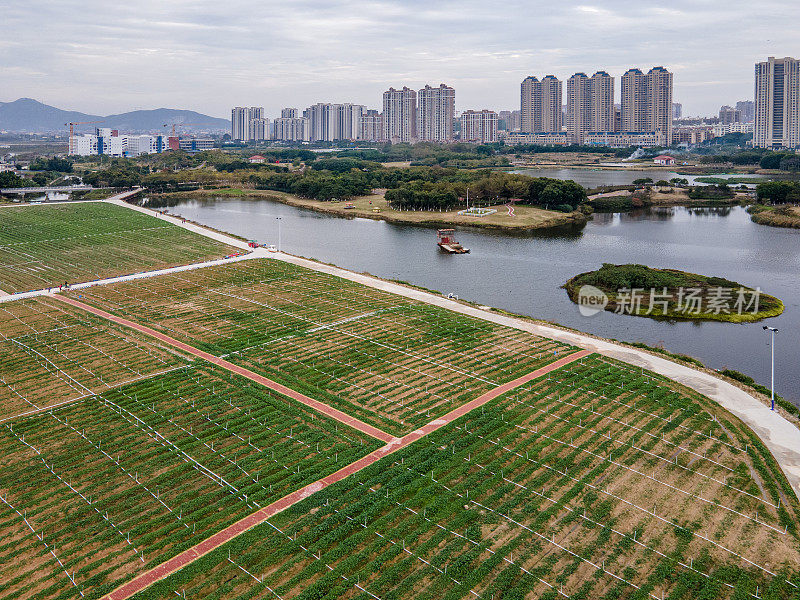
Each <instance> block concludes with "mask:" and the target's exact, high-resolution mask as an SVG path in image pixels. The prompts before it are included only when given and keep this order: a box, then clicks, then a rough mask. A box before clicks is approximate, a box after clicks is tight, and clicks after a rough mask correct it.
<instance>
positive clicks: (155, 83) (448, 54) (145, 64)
mask: <svg viewBox="0 0 800 600" xmlns="http://www.w3.org/2000/svg"><path fill="white" fill-rule="evenodd" d="M248 6H249V7H250V9H252V6H251V5H249V4H248V3H244V2H233V3H228V4H226V5H224V6H222V5H218V4H215V3H210V2H208V3H204V2H200V3H193V4H192V7H193V10H192V11H191V13H190V11H189V9H188V4H185V3H151V2H144V3H140V4H138V5H137V6H135V7H132V6H122V5H108V4H101V3H94V2H92V1H91V0H90V1H89V2H87V3H86V5H85V6H84V8H83V10H82V11H81V12H83V13H84V14H92V15H93V19H92V22H91V23H84V22H83V20H81V19H80V18H79V17H76V16H74V13H75V11H74V10H72V8H71V7H70V6H69V5H68V4H65V5H63V6H62V5H48V6H47V7H46V12H47V14H48V15H49V18H48V19H46V20H42V19H40V18H39V16H40V14H41V12H42V10H45V9H44V7H42V6H38V3H36V2H33V3H26V4H25V5H9V6H7V7H5V8H4V18H5V20H6V22H7V28H6V31H7V32H9V34H8V35H7V36H6V39H4V40H2V41H0V57H2V60H0V65H3V66H2V67H0V77H2V79H3V81H4V97H3V98H0V101H11V100H14V99H16V98H17V97H35V98H37V99H40V100H42V101H43V102H45V103H48V104H53V105H58V106H63V107H64V108H67V109H75V110H82V111H87V112H96V113H109V112H122V111H125V110H131V109H140V108H155V107H157V106H175V105H178V106H182V107H186V108H192V109H196V110H199V111H202V112H206V113H208V114H213V115H216V116H221V117H224V116H225V115H226V114H229V110H230V107H231V106H237V105H242V104H244V105H251V106H253V105H256V106H264V107H265V112H266V113H267V114H269V115H276V114H278V113H279V111H280V108H282V107H284V106H310V105H312V104H314V103H317V102H320V101H325V102H331V103H354V104H363V105H365V106H367V107H368V108H378V107H379V106H380V94H381V92H382V91H384V90H386V89H387V88H388V87H389V86H390V85H393V84H394V82H397V81H401V82H404V83H405V84H406V85H408V86H409V87H411V88H413V89H421V88H422V87H423V86H424V85H425V84H427V83H431V82H438V81H445V82H447V83H448V85H450V86H452V87H454V88H456V89H457V90H458V93H459V100H458V106H457V109H458V110H464V109H467V108H474V107H481V108H490V109H493V110H504V109H512V108H514V107H515V106H516V105H517V101H516V98H517V97H518V94H519V88H518V85H519V81H521V80H522V79H523V78H524V77H526V76H528V75H530V74H534V73H535V74H539V77H541V76H543V75H546V74H553V75H555V76H556V77H557V78H558V79H559V80H562V81H567V80H568V78H569V77H570V76H571V75H573V74H574V73H576V72H587V73H589V72H592V73H593V72H595V71H598V70H603V71H607V72H608V73H609V74H610V75H611V76H613V77H620V76H621V75H622V74H623V73H624V72H625V71H627V70H628V69H629V68H631V67H632V66H638V68H640V69H642V70H645V69H646V68H649V66H650V65H663V66H664V67H666V68H667V69H668V70H669V71H670V72H672V73H674V74H675V78H676V88H675V93H674V99H675V101H676V102H681V103H682V104H683V106H684V114H685V115H700V114H714V113H716V112H717V111H718V110H719V107H720V106H722V105H726V104H728V105H733V104H734V103H735V102H737V101H739V100H746V99H751V98H752V96H753V82H752V65H753V64H754V63H755V62H757V61H759V60H763V57H765V56H795V55H798V54H800V48H798V45H799V44H798V42H797V41H796V39H794V38H793V36H792V34H791V23H792V22H797V18H800V8H798V7H793V6H786V5H785V4H783V5H781V4H779V3H774V2H764V3H758V5H757V6H756V5H752V4H747V3H744V2H733V3H729V4H728V5H726V10H724V11H722V10H718V9H717V8H715V7H711V6H708V5H704V6H700V7H697V6H694V5H693V4H692V3H690V2H683V1H679V2H674V3H672V4H671V5H670V7H669V8H660V7H644V6H641V5H640V4H637V3H633V2H627V1H621V2H615V3H613V4H611V3H608V2H606V3H597V2H596V3H595V4H594V5H589V4H584V3H566V4H565V5H563V6H558V7H552V6H549V5H545V4H543V3H536V2H532V3H515V2H510V3H507V4H505V5H503V7H502V10H499V9H498V8H497V7H494V8H493V7H488V6H485V5H484V4H480V3H472V2H465V3H457V4H455V3H454V4H448V3H444V4H437V5H436V6H432V5H428V4H423V3H419V2H415V1H411V2H391V1H387V2H344V1H339V2H326V3H310V2H297V3H294V4H293V5H292V7H291V9H288V8H287V7H285V5H283V4H278V3H269V2H267V3H263V4H260V5H259V10H258V11H255V12H253V11H252V10H247V7H248ZM544 8H547V10H543V9H544ZM143 15H147V17H146V18H144V17H143ZM776 19H777V20H778V22H779V23H785V24H786V25H785V26H775V21H776ZM531 24H535V25H536V30H537V36H535V37H531V36H530V35H529V29H530V26H531ZM387 28H390V30H391V31H392V35H391V36H388V37H387V36H386V35H385V33H386V30H387ZM443 31H445V32H446V35H447V36H448V44H445V45H442V44H441V43H439V41H440V40H441V36H442V35H443ZM598 33H600V35H598ZM534 40H535V41H534ZM201 90H202V93H198V92H200V91H201Z"/></svg>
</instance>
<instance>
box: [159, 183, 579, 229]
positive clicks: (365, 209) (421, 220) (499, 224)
mask: <svg viewBox="0 0 800 600" xmlns="http://www.w3.org/2000/svg"><path fill="white" fill-rule="evenodd" d="M247 196H252V197H254V198H264V199H272V200H277V201H278V202H283V203H284V204H289V205H291V206H297V207H300V208H308V209H310V210H315V211H317V212H324V213H328V214H334V215H338V216H344V217H363V218H368V219H381V220H385V221H390V222H395V223H410V224H416V225H430V226H440V227H444V226H449V225H462V226H463V225H468V226H472V227H488V228H495V229H509V230H518V231H523V230H531V229H549V228H553V227H564V226H577V227H583V226H584V225H585V224H586V218H585V217H584V216H583V215H576V214H575V213H572V214H565V213H561V212H556V211H552V210H544V209H542V208H536V207H534V206H515V207H514V212H515V214H514V215H509V214H508V213H509V211H508V207H507V206H505V205H503V204H499V205H497V206H490V207H488V208H493V209H495V210H496V211H497V212H496V213H494V214H491V215H488V216H485V217H469V216H463V215H459V214H458V211H459V210H461V209H462V208H465V207H461V208H458V209H454V210H447V211H442V212H439V211H405V210H404V211H400V210H394V209H391V208H389V206H388V203H387V202H386V200H385V198H384V197H383V194H381V193H377V194H373V195H370V196H360V197H358V198H354V199H353V200H348V201H329V202H323V201H321V200H309V199H307V198H300V197H298V196H294V195H292V194H287V193H284V192H276V191H272V190H243V189H240V188H224V189H221V190H202V191H193V192H178V193H175V194H165V195H164V196H163V198H192V197H204V198H207V197H220V198H226V197H236V198H242V197H247ZM349 204H352V205H353V208H345V206H346V205H349ZM376 209H377V210H376Z"/></svg>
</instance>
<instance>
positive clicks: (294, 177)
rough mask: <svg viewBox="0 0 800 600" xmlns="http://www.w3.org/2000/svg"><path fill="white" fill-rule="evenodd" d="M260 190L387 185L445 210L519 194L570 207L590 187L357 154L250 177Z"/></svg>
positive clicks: (312, 193) (308, 193)
mask: <svg viewBox="0 0 800 600" xmlns="http://www.w3.org/2000/svg"><path fill="white" fill-rule="evenodd" d="M250 182H251V183H252V184H253V185H254V186H255V187H256V188H258V189H268V190H276V191H281V192H287V193H290V194H295V195H297V196H301V197H305V198H313V199H315V200H332V199H339V200H341V199H346V198H352V197H354V196H363V195H366V194H369V193H370V192H371V190H373V189H375V188H386V190H387V192H386V199H387V200H388V201H389V203H390V204H391V205H392V206H393V207H395V208H404V209H430V210H436V209H446V208H452V207H454V206H457V205H459V204H461V203H466V196H467V189H468V188H469V198H470V204H473V205H489V204H496V203H498V202H507V201H508V200H509V199H512V198H514V199H518V200H520V201H521V202H523V203H526V204H535V205H541V206H545V207H548V208H553V209H557V210H564V211H571V210H574V209H575V208H576V207H577V206H578V205H579V204H581V203H582V202H585V201H586V191H585V190H584V189H583V188H582V187H581V186H580V185H578V184H576V183H575V182H573V181H561V180H557V179H547V178H543V177H540V178H532V177H526V176H524V175H515V174H510V173H498V172H493V171H489V170H486V169H481V170H461V169H456V168H441V167H410V168H387V167H383V166H381V165H380V164H378V163H375V162H371V161H365V160H359V159H356V158H325V159H318V160H317V161H315V162H314V163H313V165H312V168H309V169H306V170H305V171H302V172H301V171H292V172H286V173H273V172H259V173H256V174H252V175H251V176H250Z"/></svg>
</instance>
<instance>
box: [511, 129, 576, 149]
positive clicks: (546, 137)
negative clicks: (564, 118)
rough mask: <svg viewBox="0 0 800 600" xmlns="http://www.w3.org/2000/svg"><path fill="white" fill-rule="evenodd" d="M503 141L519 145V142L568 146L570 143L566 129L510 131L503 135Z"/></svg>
mask: <svg viewBox="0 0 800 600" xmlns="http://www.w3.org/2000/svg"><path fill="white" fill-rule="evenodd" d="M505 143H506V144H508V145H509V146H519V145H521V144H525V145H527V144H532V145H536V146H568V145H569V144H570V140H569V136H568V135H567V132H566V131H561V132H552V133H544V132H540V133H525V132H521V133H514V132H510V133H509V134H508V135H507V136H506V137H505Z"/></svg>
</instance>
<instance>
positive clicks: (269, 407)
mask: <svg viewBox="0 0 800 600" xmlns="http://www.w3.org/2000/svg"><path fill="white" fill-rule="evenodd" d="M379 445H380V442H377V441H375V440H373V439H371V438H369V437H367V436H365V435H363V434H360V433H359V432H356V431H355V430H353V429H351V428H349V427H347V426H345V425H343V424H340V423H336V422H334V421H331V420H329V419H327V418H325V417H322V416H320V415H318V414H316V413H315V412H313V411H309V410H308V409H306V408H305V407H302V406H300V405H296V404H294V403H290V402H289V401H287V400H286V399H285V398H283V397H281V396H279V395H277V394H274V393H273V392H271V391H269V390H267V389H264V388H263V387H261V386H258V385H255V384H252V383H251V382H249V381H247V380H246V379H244V378H241V377H238V376H236V375H233V374H231V373H229V372H226V371H224V370H221V369H219V368H217V367H215V366H213V365H210V364H208V363H203V362H198V363H197V364H194V365H190V366H186V367H184V368H182V369H179V370H176V371H172V372H170V373H167V374H164V375H160V376H157V377H153V378H150V379H147V380H143V381H140V382H137V383H135V384H131V385H128V386H123V387H121V388H118V389H114V390H110V391H108V392H106V393H104V394H102V395H101V396H93V397H90V398H87V399H85V400H83V401H81V402H78V403H75V404H72V405H69V406H66V407H63V408H61V409H58V410H54V411H51V412H46V413H43V414H40V415H37V416H34V417H29V418H23V419H17V420H15V421H13V422H11V423H7V424H5V425H4V426H3V427H0V497H2V501H0V540H1V541H0V557H2V558H3V560H0V582H2V583H0V589H2V590H3V594H2V596H3V597H4V598H44V597H51V596H52V597H60V598H76V597H80V592H81V591H83V592H84V593H85V594H86V596H87V597H95V598H96V597H99V596H100V595H101V594H102V593H104V592H107V591H109V590H110V589H112V588H113V587H116V585H118V584H119V583H120V582H121V581H124V580H125V579H127V578H129V577H130V576H132V575H135V574H136V573H138V572H140V571H142V570H144V569H146V568H148V567H151V566H153V565H155V564H159V563H161V562H163V561H164V560H166V559H168V558H169V557H170V556H172V555H174V554H176V553H177V552H178V551H180V550H182V549H183V548H185V547H187V546H189V545H192V544H194V543H196V542H198V541H200V540H202V539H204V538H205V537H207V536H208V535H210V534H212V533H214V532H216V531H219V530H220V529H222V528H224V527H225V526H227V525H229V524H231V523H232V522H235V521H237V520H238V519H240V518H242V517H243V516H245V515H247V514H250V513H252V512H254V511H256V510H258V509H259V508H261V507H263V506H266V505H268V504H269V503H270V502H272V501H274V500H275V499H277V498H281V497H283V496H285V495H286V494H287V493H290V492H291V491H292V490H295V489H299V488H301V487H303V486H305V485H308V484H310V483H313V482H315V481H317V480H319V479H320V478H322V477H325V476H326V475H328V474H330V473H333V472H335V471H337V470H338V469H339V468H341V467H342V466H343V465H346V464H349V463H352V462H353V461H354V460H357V459H358V458H359V457H361V456H364V455H366V454H368V453H369V452H370V451H372V450H373V449H375V448H376V447H378V446H379ZM59 561H60V562H59ZM73 581H74V583H73Z"/></svg>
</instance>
